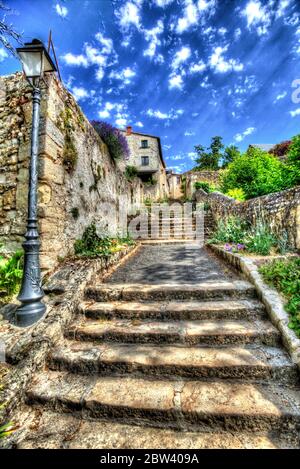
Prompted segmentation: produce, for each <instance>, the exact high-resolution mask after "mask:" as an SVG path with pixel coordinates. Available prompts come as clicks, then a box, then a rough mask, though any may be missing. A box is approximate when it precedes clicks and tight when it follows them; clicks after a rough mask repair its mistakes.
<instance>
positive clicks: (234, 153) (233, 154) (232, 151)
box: [222, 145, 240, 168]
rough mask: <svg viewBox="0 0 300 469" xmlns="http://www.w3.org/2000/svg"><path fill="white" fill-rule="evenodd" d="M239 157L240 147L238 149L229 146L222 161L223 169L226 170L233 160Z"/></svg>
mask: <svg viewBox="0 0 300 469" xmlns="http://www.w3.org/2000/svg"><path fill="white" fill-rule="evenodd" d="M238 156H240V152H239V149H238V147H236V146H235V145H229V146H228V147H226V148H225V150H224V155H223V159H222V167H223V168H226V167H227V166H228V165H229V163H232V162H233V160H234V159H235V158H237V157H238Z"/></svg>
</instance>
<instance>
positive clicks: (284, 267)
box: [259, 257, 300, 337]
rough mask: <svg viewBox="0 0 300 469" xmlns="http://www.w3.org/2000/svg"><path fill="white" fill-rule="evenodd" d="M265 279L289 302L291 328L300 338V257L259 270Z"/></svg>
mask: <svg viewBox="0 0 300 469" xmlns="http://www.w3.org/2000/svg"><path fill="white" fill-rule="evenodd" d="M259 272H260V273H261V275H262V277H263V279H264V280H265V282H266V283H268V284H269V285H270V286H272V287H274V288H276V290H278V291H279V292H280V293H281V294H282V295H283V296H284V297H285V298H286V300H287V303H286V305H285V309H286V311H287V312H288V314H289V317H290V322H289V327H290V328H291V329H293V330H294V331H295V333H296V334H297V336H298V337H300V257H295V258H292V259H284V260H274V261H273V262H270V263H268V264H265V265H263V266H262V267H260V268H259Z"/></svg>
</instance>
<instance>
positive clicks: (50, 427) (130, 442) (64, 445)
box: [16, 409, 299, 458]
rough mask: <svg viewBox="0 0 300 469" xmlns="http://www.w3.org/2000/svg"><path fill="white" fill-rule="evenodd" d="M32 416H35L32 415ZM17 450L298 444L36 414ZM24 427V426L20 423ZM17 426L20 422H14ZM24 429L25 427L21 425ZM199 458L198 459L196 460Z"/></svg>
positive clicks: (271, 438) (234, 434) (262, 437)
mask: <svg viewBox="0 0 300 469" xmlns="http://www.w3.org/2000/svg"><path fill="white" fill-rule="evenodd" d="M32 413H34V412H32ZM32 421H33V422H32V423H34V426H32V425H31V427H30V426H29V425H28V430H27V429H26V430H27V431H26V435H25V436H24V438H23V439H22V440H21V441H19V442H18V444H17V445H16V448H17V449H111V448H114V449H120V450H124V449H173V450H174V448H176V449H276V448H281V449H290V448H298V447H299V445H298V441H297V440H296V441H290V438H289V439H287V440H285V439H284V438H282V437H281V438H279V435H277V434H269V433H267V432H261V433H260V434H256V433H255V434H254V433H247V432H240V431H239V432H232V431H230V432H226V431H216V432H213V431H203V432H197V433H195V432H186V431H176V430H172V429H170V428H164V429H162V428H151V427H146V426H142V427H141V426H136V425H128V424H126V423H119V422H109V421H105V420H100V421H97V420H82V419H81V418H80V417H78V416H75V415H71V414H61V413H58V412H53V411H46V410H45V411H44V412H38V410H37V409H35V415H33V417H32ZM22 423H23V422H22ZM16 424H17V425H18V424H19V422H18V421H17V422H16ZM23 428H24V425H23ZM198 458H199V457H198Z"/></svg>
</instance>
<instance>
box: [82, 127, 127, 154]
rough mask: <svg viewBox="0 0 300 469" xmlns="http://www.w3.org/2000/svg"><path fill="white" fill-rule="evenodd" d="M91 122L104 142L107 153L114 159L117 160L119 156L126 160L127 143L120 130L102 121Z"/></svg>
mask: <svg viewBox="0 0 300 469" xmlns="http://www.w3.org/2000/svg"><path fill="white" fill-rule="evenodd" d="M91 124H92V125H93V127H94V129H95V130H96V132H97V133H98V135H99V136H100V137H101V138H102V140H103V141H104V143H106V145H107V147H108V150H109V153H110V154H111V156H112V157H113V159H114V160H118V159H120V158H124V159H125V160H128V158H129V147H128V143H127V140H126V138H125V137H124V135H123V134H122V132H120V130H118V129H116V128H115V127H113V126H112V125H110V124H108V123H107V122H103V121H92V122H91Z"/></svg>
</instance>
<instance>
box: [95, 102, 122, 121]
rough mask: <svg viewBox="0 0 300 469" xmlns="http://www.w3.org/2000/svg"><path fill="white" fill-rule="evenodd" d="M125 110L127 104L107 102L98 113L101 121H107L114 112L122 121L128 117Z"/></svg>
mask: <svg viewBox="0 0 300 469" xmlns="http://www.w3.org/2000/svg"><path fill="white" fill-rule="evenodd" d="M125 109H126V104H123V103H111V102H110V101H107V102H106V103H105V105H104V106H103V108H102V109H101V111H99V112H98V115H99V117H100V118H101V119H107V118H108V117H110V116H111V113H112V111H114V112H116V117H117V118H118V119H122V118H125V117H127V114H126V113H125V112H124V110H125Z"/></svg>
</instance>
